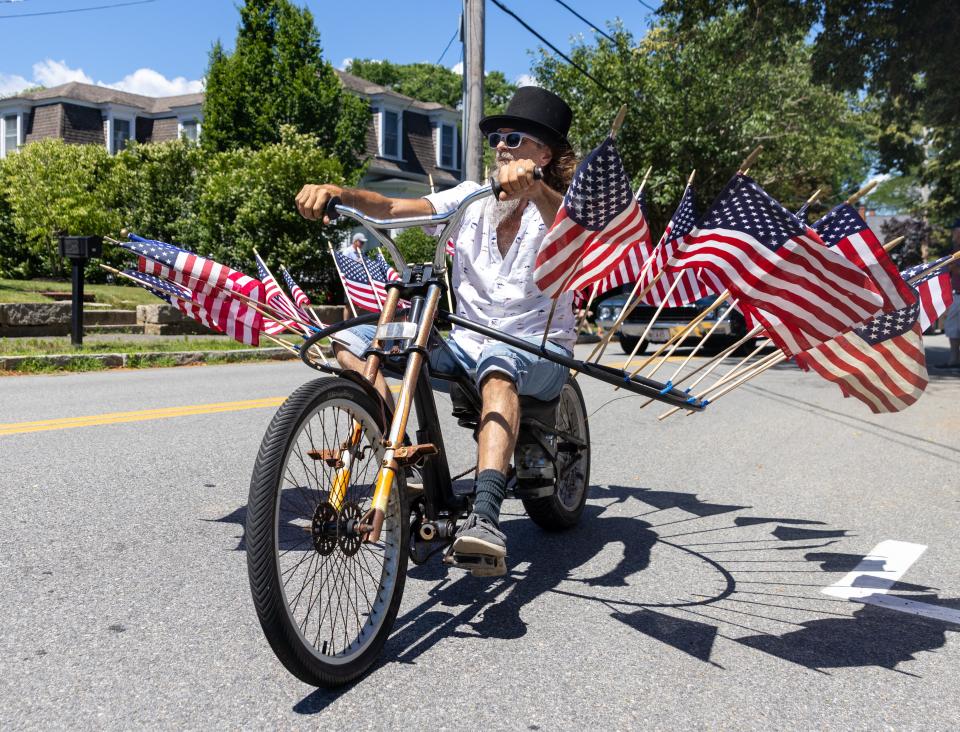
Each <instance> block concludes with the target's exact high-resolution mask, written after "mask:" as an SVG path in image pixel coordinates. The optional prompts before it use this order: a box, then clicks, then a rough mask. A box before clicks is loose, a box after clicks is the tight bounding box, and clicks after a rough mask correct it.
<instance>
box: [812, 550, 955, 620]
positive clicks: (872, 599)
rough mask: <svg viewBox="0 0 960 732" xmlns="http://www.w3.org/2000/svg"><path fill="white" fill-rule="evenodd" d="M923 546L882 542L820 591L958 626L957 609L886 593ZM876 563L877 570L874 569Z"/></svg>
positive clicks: (917, 556) (916, 557)
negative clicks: (840, 577)
mask: <svg viewBox="0 0 960 732" xmlns="http://www.w3.org/2000/svg"><path fill="white" fill-rule="evenodd" d="M926 549H927V547H926V546H925V545H923V544H911V543H910V542H907V541H893V540H887V541H882V542H880V543H879V544H877V545H876V546H875V547H874V548H873V551H871V552H870V553H869V554H868V555H867V556H866V557H864V558H863V559H862V560H861V561H860V564H858V565H857V567H856V568H855V569H854V570H853V571H852V572H850V573H848V574H847V575H845V576H844V577H843V578H842V579H840V580H839V581H837V582H835V583H834V584H832V585H830V586H829V587H825V588H824V589H823V590H822V592H823V594H825V595H831V596H833V597H840V598H843V599H846V600H850V601H851V602H862V603H864V604H867V605H877V606H878V607H885V608H887V609H888V610H896V611H898V612H902V613H908V614H910V615H919V616H921V617H924V618H931V619H933V620H940V621H942V622H947V623H956V624H957V625H960V610H954V609H953V608H949V607H942V606H940V605H930V604H929V603H925V602H917V601H916V600H910V599H907V598H904V597H896V596H894V595H888V594H887V592H888V591H889V590H890V588H891V587H893V585H894V584H895V583H896V582H897V581H899V580H900V578H901V577H903V575H904V574H906V572H907V570H908V569H910V565H912V564H913V563H914V562H916V561H917V560H918V559H919V558H920V555H921V554H923V553H924V551H926ZM878 565H879V567H880V569H878V568H877V567H878Z"/></svg>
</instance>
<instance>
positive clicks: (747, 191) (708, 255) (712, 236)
mask: <svg viewBox="0 0 960 732" xmlns="http://www.w3.org/2000/svg"><path fill="white" fill-rule="evenodd" d="M690 267H702V268H703V269H704V270H705V271H707V272H709V273H711V274H712V275H713V277H714V278H716V280H718V281H719V282H720V283H722V284H723V285H724V286H725V287H727V288H728V289H729V290H730V292H731V293H732V294H733V295H734V297H736V298H737V299H738V300H740V304H741V306H743V305H746V306H747V308H746V309H748V310H749V309H751V308H759V309H760V310H763V311H765V312H769V313H772V314H773V315H774V316H775V317H777V318H778V319H779V320H780V321H781V322H782V327H783V328H786V329H788V330H789V331H791V332H795V333H798V334H801V335H803V336H804V337H806V338H807V339H808V341H809V342H811V343H814V344H816V343H822V342H824V341H827V340H829V339H830V338H833V337H835V336H837V335H839V334H840V333H843V332H845V331H847V330H849V329H850V328H852V327H853V326H855V325H858V324H860V323H863V322H865V321H866V320H869V319H870V318H873V317H875V316H876V315H877V314H878V313H879V312H880V311H881V306H882V298H881V297H880V296H879V295H878V294H877V293H876V291H875V290H876V285H875V284H874V283H873V282H872V281H871V279H870V276H869V275H868V274H867V273H866V272H864V271H862V270H861V269H860V268H858V267H857V266H856V265H854V264H853V263H851V262H849V261H847V260H846V259H845V258H844V257H843V256H841V255H840V254H839V253H838V252H835V251H833V250H831V249H830V248H828V247H825V246H823V242H822V241H821V240H820V237H819V236H818V235H817V233H816V232H815V231H813V230H812V229H811V228H810V227H808V226H806V225H805V224H802V223H800V221H799V220H798V219H797V218H796V217H795V216H794V215H793V214H792V213H790V212H789V211H787V210H786V209H785V208H784V207H783V206H781V205H780V204H779V203H777V202H776V201H775V200H774V199H773V198H771V197H770V195H769V194H767V192H766V191H764V190H763V189H762V188H761V187H760V186H759V185H758V184H757V183H756V182H755V181H754V180H752V179H751V178H748V177H747V176H745V175H742V174H737V175H736V176H735V177H734V178H733V179H732V180H731V181H730V183H728V184H727V187H726V188H725V189H724V191H723V192H722V193H721V194H720V196H719V197H718V198H717V200H716V201H715V202H714V203H713V205H712V206H711V207H710V209H709V210H708V211H707V213H706V215H705V216H704V217H703V219H702V220H701V221H700V223H699V224H698V225H697V226H696V227H694V229H693V230H692V231H690V232H689V233H688V234H687V235H686V236H683V237H682V238H681V240H680V242H679V246H678V247H677V249H676V250H675V254H674V258H673V260H671V261H670V262H668V263H667V266H666V269H667V270H668V271H669V270H670V269H674V268H675V269H685V268H690Z"/></svg>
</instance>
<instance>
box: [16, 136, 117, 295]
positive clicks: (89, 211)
mask: <svg viewBox="0 0 960 732" xmlns="http://www.w3.org/2000/svg"><path fill="white" fill-rule="evenodd" d="M114 165H115V161H114V159H113V158H112V157H111V156H110V155H109V153H107V151H106V149H105V148H103V147H101V146H99V145H68V144H66V143H65V142H63V141H62V140H42V141H40V142H35V143H31V144H30V145H25V146H24V147H23V149H22V150H20V151H19V152H18V153H17V154H16V155H11V156H10V157H8V158H7V159H6V160H5V161H4V165H3V183H4V197H5V199H6V202H7V203H6V205H7V206H9V210H10V220H11V221H12V222H13V226H14V227H15V228H16V231H17V233H18V234H19V236H20V237H21V238H22V241H23V253H22V257H23V259H22V260H21V261H20V262H19V263H17V264H16V266H14V267H12V269H11V271H10V273H11V274H18V275H20V276H23V277H32V276H35V275H39V274H47V275H50V276H53V277H61V276H63V275H64V274H66V272H67V270H68V267H67V264H66V262H65V261H64V260H63V258H62V257H60V254H59V250H58V242H57V235H58V234H60V233H69V234H81V235H99V236H105V235H107V234H111V233H114V232H116V231H117V230H118V229H119V228H120V221H121V218H120V215H119V213H118V211H117V210H116V209H114V208H112V207H111V206H110V205H109V201H108V200H107V196H106V195H105V194H106V193H107V191H108V190H109V188H108V187H105V186H104V185H103V182H104V181H106V180H107V179H109V177H110V175H111V173H112V170H113V167H114ZM2 205H3V204H0V206H2ZM0 218H2V214H0ZM16 242H17V238H16V236H14V244H15V245H16ZM6 269H7V266H5V270H6Z"/></svg>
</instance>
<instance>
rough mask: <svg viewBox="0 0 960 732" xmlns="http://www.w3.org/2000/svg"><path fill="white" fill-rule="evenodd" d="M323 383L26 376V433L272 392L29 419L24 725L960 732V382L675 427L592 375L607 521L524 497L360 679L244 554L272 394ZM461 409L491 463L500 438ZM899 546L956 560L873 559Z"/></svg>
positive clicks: (425, 569)
mask: <svg viewBox="0 0 960 732" xmlns="http://www.w3.org/2000/svg"><path fill="white" fill-rule="evenodd" d="M929 342H930V345H931V347H932V350H933V351H934V352H933V353H932V355H931V360H932V361H937V360H943V359H944V357H945V352H944V346H945V343H944V341H943V338H942V337H940V338H934V339H931V340H930V341H929ZM617 360H622V357H620V356H616V357H612V358H611V359H610V361H611V362H614V361H617ZM312 377H313V374H312V372H309V371H308V370H307V369H306V368H304V367H303V366H302V365H299V364H295V363H281V364H274V363H257V364H244V365H236V366H207V367H198V368H177V369H156V370H145V371H126V372H98V373H87V374H75V375H61V376H32V377H10V378H6V379H2V380H0V423H3V425H10V424H14V423H17V424H19V423H24V422H31V421H38V420H50V419H63V418H70V417H81V416H94V415H103V414H107V413H116V412H129V411H135V410H146V409H164V408H174V407H188V406H192V405H204V404H210V403H224V402H232V401H241V400H251V399H260V398H262V399H265V400H268V401H265V402H264V404H266V405H267V406H260V407H259V408H239V407H238V408H236V409H235V410H234V411H218V412H209V413H203V410H197V409H193V410H191V409H179V410H178V409H168V410H167V411H166V412H159V413H158V415H159V416H161V417H162V418H158V419H151V420H144V421H133V422H123V421H120V419H121V418H119V417H113V418H99V419H94V420H91V422H93V424H87V425H86V426H76V425H77V423H76V422H64V423H60V424H53V425H52V426H53V427H57V429H45V430H44V431H33V432H27V431H23V430H25V429H28V427H23V426H22V427H20V428H13V429H11V428H9V427H3V426H2V425H0V458H2V466H3V468H2V471H0V496H2V499H3V500H2V503H0V542H2V551H0V583H2V587H3V592H2V594H0V613H2V617H3V624H2V630H0V649H2V653H0V726H2V728H3V729H21V728H32V729H38V728H51V727H54V728H93V727H96V728H104V729H130V728H147V727H149V728H151V729H153V728H163V729H172V728H176V729H180V728H192V729H196V728H201V727H202V728H216V729H237V728H309V729H332V728H334V727H343V728H349V729H401V728H422V729H467V728H470V729H521V730H524V729H529V730H536V729H544V730H546V729H582V728H591V729H595V728H606V729H639V728H653V729H677V728H696V729H707V728H709V729H717V728H736V729H772V728H780V729H811V728H830V729H870V730H874V729H877V728H898V729H950V728H956V726H957V720H958V718H960V712H958V702H957V700H958V699H960V637H958V635H960V634H958V631H960V624H958V623H957V622H956V621H958V620H960V542H958V541H957V527H958V526H960V375H952V376H951V375H937V374H933V375H932V382H931V384H930V386H929V388H928V390H927V394H926V395H925V396H924V397H923V398H922V399H921V400H920V402H918V403H917V404H916V405H914V406H913V407H911V408H910V409H908V410H906V411H904V412H902V413H900V414H896V415H884V416H873V415H871V414H870V413H869V411H868V410H867V409H866V408H865V407H864V406H863V405H862V404H860V403H859V402H854V401H852V400H850V399H843V398H841V396H840V394H839V392H838V390H837V389H836V388H835V387H834V386H832V385H830V384H828V383H826V382H822V381H820V380H819V379H818V378H816V377H814V376H811V375H805V374H801V373H799V372H798V371H797V370H796V369H794V368H792V367H790V366H783V367H778V368H776V369H774V370H771V371H769V372H767V373H766V374H764V375H763V376H762V377H760V378H759V379H757V380H756V381H755V382H752V383H751V384H750V385H748V386H747V387H745V388H742V389H740V390H738V391H736V392H734V393H732V394H731V395H729V396H728V397H725V398H724V399H723V400H721V401H718V402H717V403H716V404H714V405H713V406H711V407H709V408H708V409H707V412H706V413H704V414H702V415H697V416H693V417H684V416H683V415H677V416H674V417H671V418H670V419H667V420H665V421H664V422H662V423H659V422H657V421H656V419H655V415H656V414H657V413H659V412H660V411H662V409H660V408H658V407H656V406H654V407H651V408H647V409H644V410H640V409H639V405H640V403H642V399H640V398H639V397H630V398H621V395H622V393H620V392H618V393H614V392H613V391H612V389H611V388H610V387H608V386H605V385H602V384H599V383H593V382H590V381H589V380H587V379H584V380H583V382H584V383H583V386H584V390H585V393H586V399H587V402H588V406H589V409H590V410H591V411H592V412H594V414H593V415H592V417H591V431H592V438H593V454H592V458H593V471H592V484H593V485H592V489H591V496H590V500H589V504H588V507H587V511H586V514H585V517H584V520H583V521H582V523H581V525H580V526H579V527H577V528H576V529H574V530H572V531H570V532H567V533H564V534H558V535H547V534H544V533H543V532H541V531H540V530H539V529H537V528H536V527H535V526H534V525H533V524H532V523H531V522H530V521H529V520H528V519H526V518H525V517H524V516H523V515H522V506H521V505H520V503H519V502H517V501H508V502H507V504H505V514H506V515H505V517H504V523H503V525H504V528H505V531H506V533H507V535H508V539H509V552H510V554H509V557H508V563H509V566H510V573H509V574H508V575H507V576H506V577H504V578H498V579H477V578H472V577H468V576H465V575H464V574H463V573H462V572H460V571H458V570H449V571H448V570H446V569H445V568H443V567H442V565H440V564H439V563H436V562H435V563H431V564H429V565H425V566H422V567H417V568H412V569H411V571H410V574H409V579H408V581H407V585H406V593H405V596H404V601H403V605H402V607H401V610H400V615H399V617H398V620H397V623H396V626H395V631H394V634H393V635H392V637H391V639H390V640H389V641H388V644H387V646H386V649H385V651H384V653H383V657H382V662H381V663H380V664H379V665H378V666H377V667H376V668H375V670H374V671H373V672H372V673H370V674H369V675H368V676H367V677H365V678H363V679H362V680H360V681H359V682H357V683H355V684H353V685H351V686H349V687H347V688H344V689H341V690H337V691H326V690H316V689H313V688H310V687H307V686H305V685H303V684H302V683H300V682H299V681H297V680H296V679H294V678H293V677H292V676H290V675H289V674H288V673H287V672H286V671H285V670H284V669H283V667H282V666H281V665H280V664H279V662H277V660H276V659H275V658H274V656H273V654H272V652H271V650H270V648H269V646H268V645H267V643H266V641H265V640H264V638H263V635H262V633H261V630H260V628H259V624H258V623H257V620H256V617H255V615H254V611H253V607H252V604H251V600H250V596H249V590H248V584H247V574H246V563H245V556H244V552H243V550H242V533H243V519H244V504H245V501H246V495H247V489H248V482H249V476H250V472H251V468H252V466H253V462H254V458H255V454H256V451H257V448H258V445H259V442H260V439H261V436H262V434H263V432H264V429H265V428H266V425H267V423H268V422H269V420H270V418H271V415H272V414H273V411H274V409H275V407H274V406H271V405H272V404H273V403H274V402H272V401H269V398H273V397H277V398H279V397H283V396H285V395H287V394H289V393H290V392H291V391H293V389H294V388H295V387H297V386H298V385H299V384H301V383H303V382H304V381H306V380H308V379H310V378H312ZM440 403H441V412H442V413H443V416H444V418H445V420H446V422H445V424H446V425H447V426H448V427H449V428H450V429H449V430H448V431H447V444H448V447H449V448H450V452H451V462H452V463H453V468H454V470H457V469H458V468H459V469H464V468H467V467H469V466H470V465H471V464H472V441H471V440H470V438H469V435H467V434H466V433H465V432H463V431H459V430H457V428H456V427H455V426H454V425H453V424H452V421H451V420H449V418H447V413H448V409H447V408H446V407H445V405H446V404H447V402H446V401H445V397H442V398H441V399H440ZM198 412H199V413H198ZM47 426H48V427H49V426H51V425H47ZM4 430H5V431H4ZM891 541H896V542H905V543H909V544H919V545H922V546H924V547H926V548H925V551H923V552H922V554H921V555H920V556H919V558H918V559H915V561H913V562H912V563H910V561H906V562H902V561H901V560H899V559H897V556H896V555H897V551H898V550H897V549H896V547H904V546H907V544H897V545H891V544H885V545H884V547H885V548H884V549H883V551H881V552H879V553H880V554H881V555H882V556H877V554H876V553H874V554H872V552H874V549H875V548H876V547H878V545H880V544H881V542H891ZM891 546H893V547H894V549H893V550H890V551H887V550H888V549H889V548H890V547H891ZM917 551H919V550H917ZM865 558H866V559H865ZM862 561H865V562H866V564H865V565H861V566H862V567H863V566H866V567H867V568H872V569H881V570H884V569H885V570H887V571H888V572H889V571H892V565H894V564H897V563H898V562H900V565H899V569H900V570H902V571H903V574H902V576H900V577H899V579H898V581H897V583H896V584H894V585H893V586H892V588H890V591H889V593H887V594H886V595H883V597H886V598H894V600H892V601H889V602H887V604H877V603H876V602H861V601H851V600H849V599H846V597H844V596H843V594H842V592H841V593H840V595H839V596H838V595H837V594H836V593H834V594H826V593H824V592H823V590H824V589H825V588H827V587H829V586H830V585H833V584H834V583H837V582H838V581H840V580H841V579H842V578H843V577H844V576H845V575H847V573H848V572H850V571H852V570H853V569H854V568H856V567H857V566H858V565H860V564H861V562H862ZM887 584H889V583H887ZM882 585H883V583H882V582H881V584H880V585H879V586H882ZM878 594H882V592H881V591H880V590H878ZM903 598H908V599H912V600H913V601H914V602H913V603H906V602H904V601H903ZM881 599H882V598H881ZM917 613H920V614H917ZM930 616H935V617H930Z"/></svg>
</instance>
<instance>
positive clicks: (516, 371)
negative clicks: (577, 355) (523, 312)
mask: <svg viewBox="0 0 960 732" xmlns="http://www.w3.org/2000/svg"><path fill="white" fill-rule="evenodd" d="M376 332H377V326H375V325H358V326H357V327H355V328H350V329H349V330H342V331H340V332H339V333H337V334H336V336H335V337H336V339H337V340H338V341H340V342H341V343H343V345H345V346H346V347H347V349H348V350H349V351H350V352H351V353H352V354H354V355H355V356H359V357H360V358H362V357H363V353H364V351H366V350H367V348H369V346H370V342H371V341H372V340H373V336H374V334H375V333H376ZM522 340H525V341H527V342H528V343H532V344H534V345H537V346H539V345H540V341H541V340H542V339H541V338H540V337H531V338H523V339H522ZM547 350H548V351H551V352H553V353H557V354H560V355H562V356H567V357H570V356H572V355H573V354H572V353H570V351H569V350H567V349H566V348H564V347H563V346H558V345H557V344H556V343H551V342H549V341H548V342H547ZM460 369H463V370H464V371H466V372H467V375H468V376H469V377H470V378H471V379H473V381H474V383H476V384H481V383H482V382H483V380H484V378H486V376H487V375H488V374H492V373H501V374H505V375H506V376H507V378H509V379H510V380H511V381H512V382H513V383H514V384H516V385H517V392H518V393H519V394H520V395H521V396H529V397H532V398H534V399H539V400H541V401H545V402H546V401H550V400H552V399H556V398H557V397H558V396H560V390H561V389H562V388H563V385H564V384H565V383H566V381H567V374H568V373H569V369H568V368H567V367H566V366H561V365H560V364H557V363H553V362H552V361H547V360H546V359H544V358H541V357H540V356H535V355H533V354H532V353H527V352H526V351H521V350H519V349H517V348H513V347H511V346H508V345H507V344H505V343H496V342H492V343H487V344H485V345H484V346H483V350H482V351H481V352H480V358H478V359H476V360H474V359H473V358H471V357H470V356H469V355H468V354H467V353H466V352H465V351H464V350H463V349H462V348H461V347H460V344H458V343H457V342H456V341H455V340H454V339H453V338H447V339H445V340H444V342H443V343H442V344H436V345H435V346H434V347H431V349H430V370H431V371H432V372H434V373H439V374H444V375H447V376H453V375H455V374H456V373H457V372H458V370H460Z"/></svg>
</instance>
